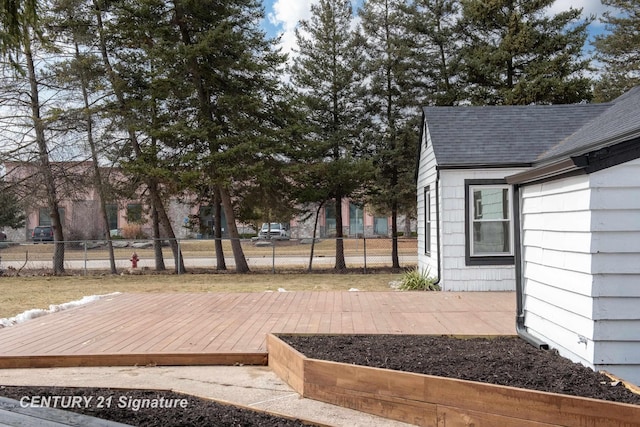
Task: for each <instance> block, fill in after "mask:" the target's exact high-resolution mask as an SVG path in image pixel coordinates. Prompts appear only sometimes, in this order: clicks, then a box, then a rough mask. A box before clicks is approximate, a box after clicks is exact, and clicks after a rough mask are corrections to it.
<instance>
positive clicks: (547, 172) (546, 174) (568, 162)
mask: <svg viewBox="0 0 640 427" xmlns="http://www.w3.org/2000/svg"><path fill="white" fill-rule="evenodd" d="M581 159H583V158H582V157H575V158H573V157H570V158H568V159H563V160H560V161H558V162H555V163H551V164H547V165H544V166H539V167H536V168H533V169H530V170H526V171H524V172H520V173H517V174H514V175H511V176H508V177H507V178H506V179H507V183H508V184H528V183H531V182H534V181H542V180H546V179H549V178H553V177H557V176H559V175H565V174H568V173H572V172H576V171H578V170H580V169H581V168H583V167H584V166H586V165H584V164H582V163H583V161H582V160H581Z"/></svg>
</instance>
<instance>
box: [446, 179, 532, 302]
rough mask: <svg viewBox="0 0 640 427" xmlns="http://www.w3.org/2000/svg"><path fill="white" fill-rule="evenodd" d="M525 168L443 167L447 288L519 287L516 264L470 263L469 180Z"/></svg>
mask: <svg viewBox="0 0 640 427" xmlns="http://www.w3.org/2000/svg"><path fill="white" fill-rule="evenodd" d="M522 170H523V169H513V168H509V169H463V170H441V171H440V183H441V188H440V195H441V207H440V211H441V212H442V215H441V224H440V226H441V230H442V239H441V240H442V241H443V242H444V251H443V256H442V282H441V286H442V289H443V290H446V291H512V290H515V268H514V266H513V265H473V266H471V265H467V263H466V260H465V256H466V246H465V245H466V236H465V219H466V215H467V213H466V206H465V180H491V179H503V178H504V177H506V176H509V175H512V174H515V173H518V172H521V171H522ZM512 225H513V223H512ZM512 231H513V228H512Z"/></svg>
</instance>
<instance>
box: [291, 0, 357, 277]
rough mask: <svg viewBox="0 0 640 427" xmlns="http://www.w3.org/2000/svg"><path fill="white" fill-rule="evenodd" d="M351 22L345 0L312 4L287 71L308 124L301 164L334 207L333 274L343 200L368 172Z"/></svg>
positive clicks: (341, 263)
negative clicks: (316, 181) (305, 145)
mask: <svg viewBox="0 0 640 427" xmlns="http://www.w3.org/2000/svg"><path fill="white" fill-rule="evenodd" d="M352 20H353V11H352V8H351V2H350V1H349V0H320V1H319V2H318V3H317V4H313V5H312V6H311V18H310V19H309V20H308V21H302V22H300V25H299V27H298V29H297V30H296V38H297V41H298V51H297V56H295V57H294V60H293V65H292V67H291V82H292V84H293V86H294V87H295V88H296V89H297V90H298V92H299V96H300V99H301V103H302V108H303V110H304V112H305V114H306V120H307V124H308V126H309V133H308V134H307V147H306V148H305V150H306V153H305V154H303V157H304V158H305V159H304V160H303V162H305V163H306V164H307V165H308V167H309V168H314V169H315V171H313V172H311V171H310V174H311V175H314V176H322V177H324V180H323V181H322V182H318V183H317V185H318V186H320V187H323V188H325V189H326V192H320V193H316V194H325V195H326V196H327V197H329V198H331V199H333V202H334V203H335V212H336V263H335V269H336V270H344V269H345V268H346V263H345V258H344V242H343V237H344V233H343V229H342V200H343V198H345V197H349V196H351V195H353V194H354V193H355V192H356V191H357V190H359V189H360V188H361V187H362V184H363V182H364V180H366V179H367V174H368V170H369V168H368V163H367V161H366V160H364V159H363V157H364V154H365V151H366V150H365V147H364V143H363V139H362V124H363V120H364V111H363V107H362V102H361V98H360V96H359V94H360V93H361V88H362V83H361V81H362V80H361V78H362V76H361V65H362V62H363V57H362V48H361V46H359V45H358V43H357V38H356V37H355V32H354V31H353V30H352ZM309 201H310V200H309ZM325 201H326V200H316V202H319V203H322V202H325Z"/></svg>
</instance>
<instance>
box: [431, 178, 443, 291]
mask: <svg viewBox="0 0 640 427" xmlns="http://www.w3.org/2000/svg"><path fill="white" fill-rule="evenodd" d="M436 248H437V249H436V252H437V253H438V256H437V258H436V260H437V265H438V267H437V269H438V280H436V281H435V282H434V283H433V284H434V285H439V284H440V279H441V278H442V271H441V270H442V261H441V258H440V257H441V254H440V171H436Z"/></svg>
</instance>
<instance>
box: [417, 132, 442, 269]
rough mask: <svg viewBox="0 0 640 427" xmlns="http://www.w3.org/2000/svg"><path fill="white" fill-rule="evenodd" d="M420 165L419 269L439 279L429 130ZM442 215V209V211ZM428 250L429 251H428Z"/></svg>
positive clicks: (424, 136) (423, 139) (435, 176)
mask: <svg viewBox="0 0 640 427" xmlns="http://www.w3.org/2000/svg"><path fill="white" fill-rule="evenodd" d="M420 144H421V146H420V163H419V165H420V166H419V168H418V180H417V185H418V201H417V209H418V221H417V232H418V269H420V271H425V272H428V274H429V275H430V276H432V277H437V276H438V274H439V273H440V272H438V254H439V253H441V249H440V248H439V247H438V245H437V228H436V227H438V223H437V221H436V194H437V191H436V185H437V184H436V181H437V171H436V159H435V155H434V153H433V145H432V144H431V137H430V135H429V131H428V129H425V131H424V133H423V136H422V141H420ZM426 187H429V190H430V196H431V203H430V208H431V209H430V213H431V232H430V240H431V245H430V247H429V248H425V241H426V239H425V237H424V236H425V215H424V214H425V200H424V190H425V188H426ZM440 212H441V213H442V212H443V211H442V208H441V209H440ZM427 249H428V250H427Z"/></svg>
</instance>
